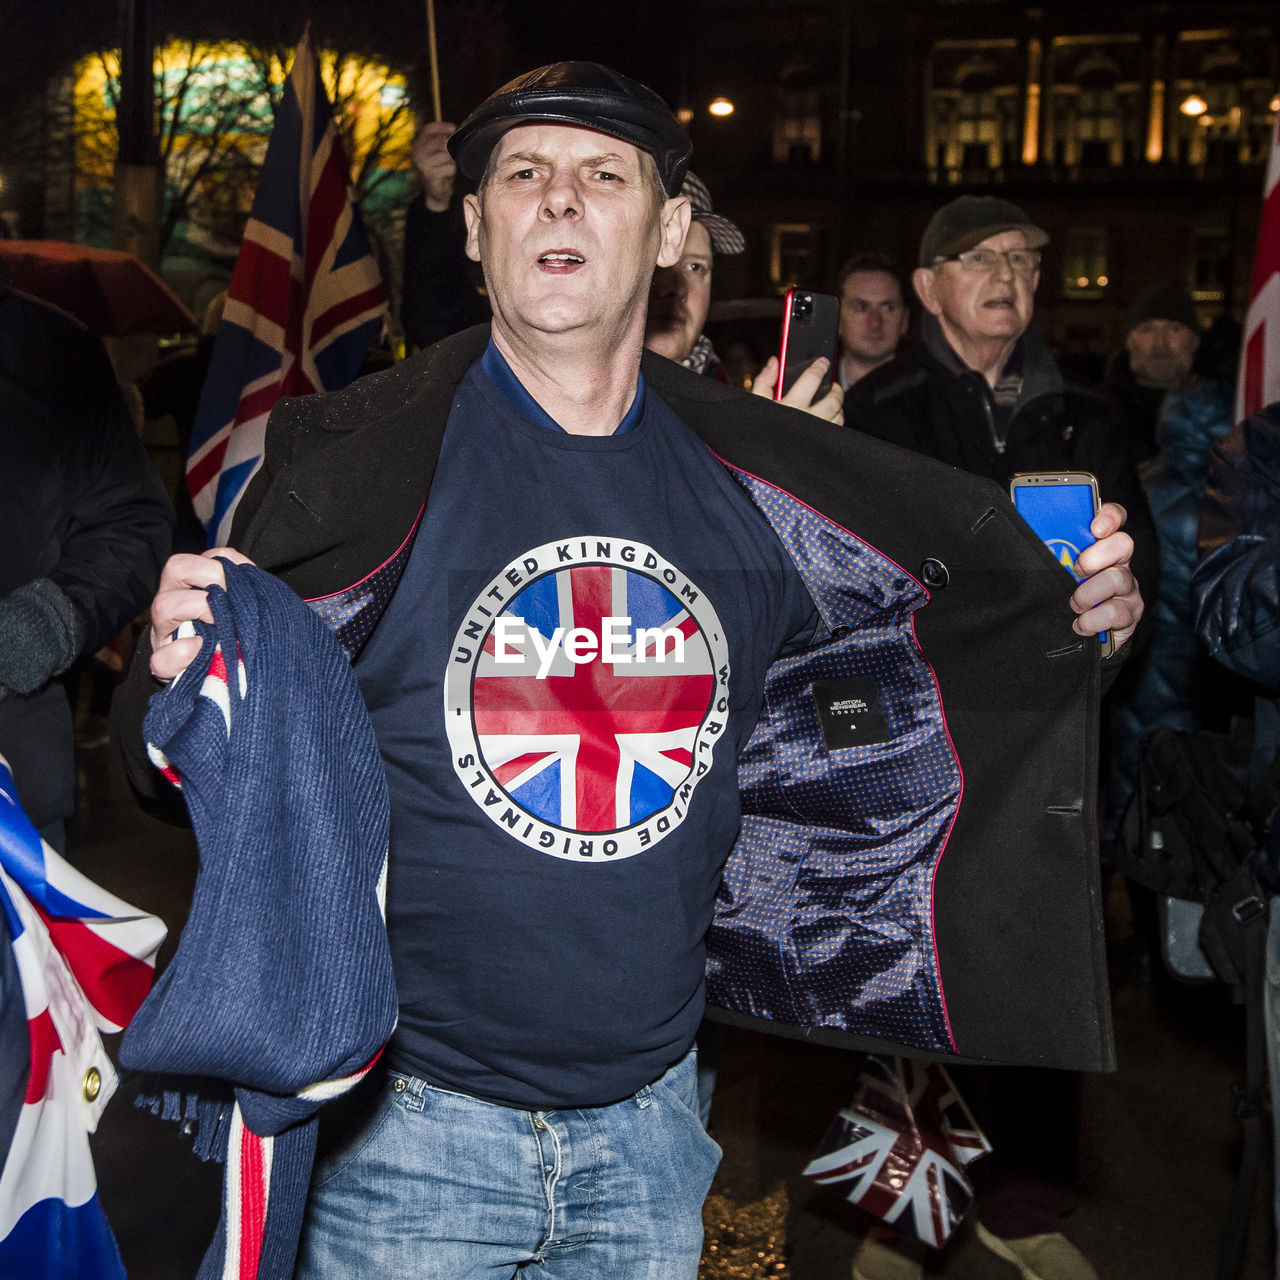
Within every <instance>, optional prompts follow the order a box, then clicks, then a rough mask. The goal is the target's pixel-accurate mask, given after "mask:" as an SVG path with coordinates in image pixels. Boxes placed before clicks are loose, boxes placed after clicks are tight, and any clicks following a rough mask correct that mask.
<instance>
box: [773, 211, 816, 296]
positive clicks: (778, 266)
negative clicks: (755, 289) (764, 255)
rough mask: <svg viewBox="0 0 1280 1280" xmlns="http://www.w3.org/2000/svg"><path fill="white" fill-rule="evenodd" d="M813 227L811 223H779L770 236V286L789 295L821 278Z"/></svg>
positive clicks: (775, 225)
mask: <svg viewBox="0 0 1280 1280" xmlns="http://www.w3.org/2000/svg"><path fill="white" fill-rule="evenodd" d="M813 241H814V235H813V226H812V225H811V224H810V223H808V222H780V223H775V224H774V226H773V228H772V230H771V232H770V236H769V283H770V284H772V285H773V287H774V288H775V289H776V290H777V291H778V292H779V293H785V292H786V291H787V290H788V289H790V288H792V287H793V286H796V285H799V284H801V283H802V282H803V281H805V280H814V279H816V278H817V261H818V259H817V254H816V253H815V252H814V243H813Z"/></svg>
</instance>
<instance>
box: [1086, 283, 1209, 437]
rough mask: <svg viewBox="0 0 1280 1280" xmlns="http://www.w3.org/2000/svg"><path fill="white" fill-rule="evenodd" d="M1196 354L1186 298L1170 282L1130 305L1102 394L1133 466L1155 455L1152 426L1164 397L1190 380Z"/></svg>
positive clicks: (1196, 327)
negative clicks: (1112, 400)
mask: <svg viewBox="0 0 1280 1280" xmlns="http://www.w3.org/2000/svg"><path fill="white" fill-rule="evenodd" d="M1199 349H1200V319H1199V317H1198V316H1197V315H1196V308H1195V303H1193V302H1192V301H1191V295H1190V294H1189V293H1188V292H1187V291H1186V290H1185V289H1184V288H1182V287H1181V286H1180V285H1177V284H1174V283H1172V282H1167V283H1161V284H1153V285H1150V286H1149V287H1148V288H1146V289H1144V290H1143V291H1142V292H1141V293H1140V294H1139V295H1138V297H1137V299H1136V300H1135V301H1134V304H1133V310H1132V311H1131V313H1130V315H1129V335H1128V337H1127V338H1126V339H1125V349H1124V350H1123V351H1122V352H1120V353H1119V354H1118V355H1117V356H1116V358H1115V359H1114V360H1113V361H1112V362H1111V367H1110V368H1109V369H1108V371H1107V389H1108V390H1109V391H1111V393H1112V394H1113V395H1114V396H1115V397H1116V399H1117V400H1119V401H1120V405H1121V407H1122V408H1123V410H1124V425H1125V430H1126V432H1127V435H1128V439H1129V447H1130V449H1131V450H1132V452H1133V456H1134V458H1135V459H1136V460H1137V461H1141V460H1142V459H1144V458H1149V457H1151V456H1152V454H1154V453H1155V452H1156V421H1157V419H1158V418H1159V417H1160V408H1161V406H1162V405H1163V404H1164V401H1165V396H1166V395H1167V394H1168V393H1169V392H1170V391H1173V390H1175V389H1176V388H1178V387H1180V386H1182V385H1183V384H1184V383H1185V382H1186V381H1187V380H1188V379H1189V378H1190V377H1191V370H1192V366H1193V364H1194V362H1195V358H1196V352H1197V351H1199Z"/></svg>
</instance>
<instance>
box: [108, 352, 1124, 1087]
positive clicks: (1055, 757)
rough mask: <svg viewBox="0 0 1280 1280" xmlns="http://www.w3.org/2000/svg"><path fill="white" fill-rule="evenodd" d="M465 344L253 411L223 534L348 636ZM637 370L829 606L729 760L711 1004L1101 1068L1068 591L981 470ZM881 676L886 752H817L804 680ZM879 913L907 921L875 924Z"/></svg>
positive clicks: (926, 1049) (424, 489)
mask: <svg viewBox="0 0 1280 1280" xmlns="http://www.w3.org/2000/svg"><path fill="white" fill-rule="evenodd" d="M487 339H488V331H487V329H483V328H481V329H473V330H468V331H466V332H464V333H461V334H458V335H456V336H455V337H453V338H449V339H446V340H445V341H444V342H441V343H438V344H437V345H435V346H433V347H431V348H429V349H428V350H426V351H424V352H422V353H421V354H420V355H418V356H416V357H414V358H412V359H411V360H408V361H405V362H404V363H402V364H400V365H398V366H396V367H395V368H392V369H390V370H387V371H385V372H383V373H381V374H377V375H373V376H371V377H368V378H364V379H361V380H360V381H358V382H356V383H354V384H353V385H352V386H351V387H349V388H347V389H346V390H345V391H342V392H339V393H337V394H334V395H329V396H322V397H321V396H315V397H306V398H304V399H300V400H294V401H288V402H283V403H282V404H281V405H280V406H278V407H277V409H276V410H275V412H274V413H273V415H272V421H271V425H270V428H269V431H268V444H267V453H266V458H265V462H264V465H263V467H262V469H261V471H260V472H259V473H258V475H257V476H256V477H255V478H254V480H253V481H252V483H251V485H250V488H249V490H248V491H247V493H246V495H245V497H244V499H243V501H242V503H241V505H240V508H239V510H238V513H237V516H236V521H235V527H234V530H233V535H232V542H233V545H235V546H237V547H238V548H239V549H240V550H242V551H243V552H244V553H245V554H247V555H249V556H250V557H252V558H253V559H254V560H255V561H257V562H258V563H259V564H260V565H262V566H263V567H264V568H268V569H270V570H272V571H273V572H275V573H277V574H279V575H280V576H281V577H282V578H283V579H284V580H285V581H286V582H287V583H288V584H289V585H290V586H291V587H293V588H294V590H296V591H297V592H298V593H299V594H300V595H301V596H303V597H304V598H306V599H308V600H310V601H311V602H312V603H313V605H315V606H316V607H317V608H319V609H320V611H321V612H322V613H327V614H329V616H331V618H332V619H333V621H334V625H335V630H336V631H337V634H338V636H339V639H340V640H342V641H343V643H344V644H346V645H347V647H348V648H349V649H352V650H354V649H355V648H358V646H359V644H360V643H361V642H362V640H363V638H364V637H365V636H367V634H368V632H369V630H370V628H371V627H372V626H373V625H376V619H377V615H378V613H379V611H380V608H381V604H382V603H383V602H385V599H386V598H388V597H389V594H390V591H391V590H392V589H393V588H394V583H395V581H396V580H397V578H398V573H399V570H400V568H401V567H402V566H403V562H404V560H405V558H407V549H408V546H409V545H410V544H411V533H412V531H413V529H414V528H415V524H416V521H417V519H418V517H419V515H420V513H421V510H422V508H423V504H424V500H425V499H426V498H427V493H428V489H429V487H430V484H431V479H432V474H433V470H434V466H435V461H436V458H437V456H438V454H439V449H440V443H441V439H442V436H443V433H444V429H445V423H446V420H447V418H448V415H449V410H450V408H451V405H452V401H453V395H454V391H455V389H456V387H457V385H458V383H459V382H460V381H461V379H462V377H463V375H464V374H465V372H466V370H467V369H468V368H469V367H470V365H471V364H472V363H473V362H474V361H475V360H476V359H477V358H478V357H479V356H480V354H481V353H482V352H483V350H484V347H485V344H486V342H487ZM642 368H643V371H644V375H645V379H646V381H647V383H648V386H649V389H650V391H651V392H656V393H657V394H658V395H659V396H661V397H662V399H663V400H664V401H666V403H667V404H668V405H670V406H671V408H672V409H673V410H674V411H675V412H676V413H677V414H678V415H679V416H680V417H681V418H682V419H683V420H684V421H685V422H686V423H688V425H689V426H690V427H691V428H692V429H693V430H694V431H695V432H696V433H697V434H698V435H699V436H700V437H701V438H702V439H703V440H704V441H705V442H706V444H707V445H708V447H709V448H711V449H712V450H713V451H714V452H715V453H716V454H717V455H718V456H719V458H720V459H721V460H722V461H723V462H724V463H725V465H726V466H728V467H729V468H730V470H731V471H732V472H733V474H734V475H735V476H736V477H737V478H738V479H739V481H740V482H741V483H743V485H744V488H745V489H746V491H747V493H748V495H749V496H751V497H752V498H753V500H755V501H756V502H757V505H759V506H760V507H761V510H762V511H763V512H764V513H765V515H766V518H768V519H770V521H771V523H772V524H773V526H774V528H775V529H776V530H777V531H778V533H779V536H780V538H781V539H782V541H783V544H784V545H785V546H787V547H788V549H789V550H792V554H793V557H795V558H796V563H797V567H798V568H799V569H800V571H801V573H802V575H803V576H805V578H806V582H807V584H808V585H809V587H810V591H811V593H812V594H813V595H814V598H815V601H816V602H817V603H818V607H819V611H820V612H821V613H822V614H823V619H824V628H823V631H822V635H821V637H820V639H819V641H818V643H817V644H815V646H814V648H813V650H812V651H811V652H809V653H806V655H805V656H804V658H803V660H802V663H801V665H798V666H797V665H796V664H795V663H794V662H793V663H792V664H791V665H790V666H789V667H788V668H787V671H786V672H785V673H784V674H782V675H780V676H779V677H778V678H777V679H776V680H775V678H774V677H773V676H771V678H770V684H769V685H768V686H767V688H766V707H767V710H766V713H765V715H764V717H763V718H762V721H761V724H760V726H758V727H757V730H756V732H755V734H754V735H753V737H752V739H751V742H750V744H749V745H748V748H747V750H746V751H745V752H744V755H743V757H742V759H741V760H740V783H741V789H742V793H743V813H744V818H743V828H742V834H741V836H740V838H739V841H738V845H737V846H736V848H735V850H734V852H733V853H732V854H731V855H730V857H729V862H728V864H727V868H726V873H725V883H724V887H723V888H722V891H721V896H720V901H719V904H718V909H717V918H716V921H715V922H714V924H713V925H712V928H711V931H710V933H709V935H708V951H709V962H708V992H709V998H710V1000H711V1001H712V1003H713V1004H718V1005H720V1012H719V1015H718V1016H721V1017H724V1018H726V1019H727V1020H730V1021H749V1022H753V1023H755V1024H756V1025H760V1026H762V1027H765V1028H768V1029H773V1030H776V1031H779V1032H782V1033H784V1034H790V1035H797V1036H807V1037H811V1038H816V1039H821V1040H827V1041H831V1042H835V1043H843V1044H848V1045H850V1046H851V1047H863V1048H876V1049H880V1050H883V1051H891V1052H900V1053H907V1054H915V1055H918V1056H929V1057H937V1058H941V1059H951V1060H955V1059H957V1058H959V1059H966V1060H983V1061H994V1062H1008V1063H1036V1064H1040V1065H1046V1066H1060V1067H1071V1068H1075V1069H1081V1070H1099V1069H1109V1068H1110V1067H1111V1066H1113V1063H1114V1050H1113V1042H1112V1035H1111V1025H1110V1010H1109V1004H1108V990H1107V979H1106V968H1105V959H1104V955H1103V946H1102V932H1101V895H1100V890H1099V870H1098V849H1097V830H1096V814H1095V803H1096V781H1097V742H1098V709H1097V708H1098V697H1099V684H1100V674H1099V667H1100V664H1099V660H1098V656H1097V653H1096V650H1097V647H1098V646H1097V644H1096V642H1092V641H1086V640H1084V639H1082V638H1081V637H1079V636H1077V635H1076V634H1075V633H1074V632H1073V631H1072V629H1071V622H1072V618H1073V615H1072V613H1071V610H1070V608H1069V606H1068V599H1069V596H1070V594H1071V590H1072V585H1073V584H1072V582H1071V580H1070V578H1069V577H1068V575H1066V574H1064V573H1063V571H1062V569H1061V567H1060V566H1059V565H1058V564H1057V562H1056V560H1055V559H1054V558H1053V556H1052V555H1051V554H1050V553H1049V552H1048V551H1047V549H1046V548H1045V547H1044V545H1043V544H1042V543H1041V542H1040V541H1039V540H1038V539H1037V538H1036V537H1035V535H1034V534H1032V533H1031V531H1030V529H1028V528H1027V527H1026V525H1025V524H1023V522H1022V521H1021V520H1020V519H1019V518H1018V517H1017V515H1016V513H1015V512H1014V511H1013V508H1012V506H1011V505H1010V503H1009V501H1008V499H1007V496H1006V495H1005V493H1004V492H1003V491H1002V490H1001V488H1000V487H999V486H997V485H995V484H993V483H992V482H991V481H989V480H985V479H982V478H979V477H975V476H971V475H967V474H964V473H962V472H959V471H956V470H954V469H952V468H950V467H947V466H943V465H941V464H939V463H936V462H933V461H931V460H929V459H926V458H922V457H921V456H919V455H918V454H915V453H911V452H908V451H907V450H904V449H900V448H898V447H896V446H892V445H888V444H884V443H882V442H880V441H877V440H873V439H869V438H866V437H864V436H861V435H859V434H858V433H856V432H852V431H848V430H845V429H843V428H840V427H834V426H832V425H831V424H829V423H825V422H821V421H819V420H817V419H816V418H813V417H811V416H810V415H808V414H803V413H798V412H794V411H791V410H786V409H781V408H779V407H778V406H776V405H773V404H772V403H771V402H769V401H766V400H764V399H762V398H760V397H755V396H751V395H748V394H746V393H743V392H740V391H737V390H734V389H732V388H728V387H725V386H722V385H719V384H717V383H714V382H712V381H710V380H708V379H706V378H701V377H698V376H697V375H696V374H692V373H690V372H688V371H687V370H684V369H682V368H680V367H679V366H677V365H675V364H673V363H671V362H669V361H666V360H663V359H662V358H660V357H657V356H653V355H651V354H650V353H648V352H646V353H645V355H644V359H643V365H642ZM815 547H816V548H818V550H817V551H815ZM850 566H854V567H855V568H856V570H857V575H858V577H857V582H856V583H854V582H853V581H852V577H851V575H850V572H849V570H850ZM357 585H358V587H359V591H358V592H353V591H352V590H350V589H351V588H354V587H356V586H357ZM357 599H358V600H360V601H365V602H367V603H366V607H364V608H363V609H357V610H356V612H355V616H354V617H351V616H350V614H351V610H350V609H349V608H348V607H347V606H349V605H350V603H351V602H352V601H353V600H357ZM786 661H787V660H784V662H780V663H779V664H778V667H782V666H783V665H784V663H785V662H786ZM860 663H861V664H864V665H862V666H860V665H859V664H860ZM140 670H141V671H143V672H145V663H135V666H134V676H133V681H132V683H133V685H134V688H133V691H132V692H130V693H126V696H125V697H123V698H122V699H121V700H120V704H121V705H120V708H119V716H118V720H119V722H120V723H119V724H118V729H120V730H122V732H121V733H120V737H121V740H122V742H123V744H124V750H125V758H126V767H127V770H128V772H129V775H130V778H131V781H132V782H133V784H134V786H135V788H136V789H138V790H139V791H140V792H143V793H150V794H151V795H153V796H154V795H156V793H157V792H158V790H159V787H158V785H157V777H156V775H155V773H154V771H153V770H151V769H150V767H149V766H148V765H147V764H146V761H145V754H144V753H143V749H142V743H141V738H140V733H139V731H138V728H137V726H139V725H140V723H141V714H142V709H143V703H144V701H145V696H146V693H147V692H148V684H149V678H148V677H146V676H145V675H142V676H139V675H138V674H137V673H138V672H139V671H140ZM885 671H888V672H889V674H888V675H887V676H885V675H883V674H882V675H880V676H875V677H874V680H873V683H876V682H878V684H877V690H878V693H879V695H880V696H882V698H883V701H884V709H885V712H886V718H887V722H888V725H889V734H888V739H887V740H886V741H881V742H879V743H878V744H876V746H875V747H873V748H869V749H868V748H864V747H860V746H859V747H853V748H849V747H840V746H834V747H833V746H831V745H829V743H827V742H824V741H823V740H822V735H821V733H820V731H819V727H818V721H819V717H818V715H817V714H816V712H815V710H814V707H815V705H816V704H815V699H816V698H817V697H818V690H819V689H820V688H821V687H822V681H823V678H824V677H833V676H836V677H848V676H849V675H850V674H853V675H865V673H866V672H873V673H874V672H881V673H884V672H885ZM899 671H901V672H902V679H903V683H902V685H901V686H899V683H898V672H899ZM859 687H867V686H866V685H865V684H864V685H860V686H859ZM904 690H905V695H904ZM784 740H785V743H786V746H787V751H786V752H783V751H781V750H780V749H779V743H782V742H783V741H784ZM924 742H927V743H928V744H929V751H930V752H931V754H930V755H929V756H928V760H929V761H931V762H932V763H931V764H930V765H929V767H930V768H934V767H935V766H937V764H938V761H939V760H941V761H942V762H943V767H942V768H941V769H940V771H939V778H940V779H941V780H940V781H938V782H937V783H936V785H935V784H934V783H933V782H932V781H931V779H930V776H928V775H926V774H922V773H921V772H920V770H919V769H918V768H917V767H916V765H915V764H914V763H913V761H914V760H916V759H917V755H916V754H913V753H918V750H919V748H920V744H921V743H924ZM868 750H869V751H870V753H871V754H868V755H861V754H859V753H861V752H864V751H868ZM920 758H921V759H923V758H924V757H920ZM797 760H801V761H802V765H801V767H795V761H797ZM872 775H874V776H875V778H876V779H877V783H876V787H875V788H865V787H864V788H863V789H862V790H859V788H860V786H861V782H860V780H861V779H863V778H864V777H871V776H872ZM943 775H945V777H943ZM886 779H888V780H889V781H888V782H887V783H886ZM833 780H835V782H834V783H833ZM930 787H933V788H934V790H933V791H931V790H930ZM913 788H914V789H913ZM921 788H923V790H921ZM886 796H887V797H888V799H886ZM864 802H865V807H864ZM874 806H879V807H878V809H876V811H875V812H872V811H871V807H874ZM924 825H929V826H930V829H931V830H934V831H936V838H933V839H932V843H930V842H929V841H924V842H923V843H922V846H921V847H922V851H921V852H920V853H919V856H918V857H917V858H916V860H915V861H914V862H912V861H911V858H910V857H908V858H906V859H905V861H903V862H902V863H901V864H900V865H901V875H902V878H901V879H900V880H898V881H896V882H893V883H890V882H887V881H886V882H883V883H878V882H877V880H876V876H877V875H878V874H879V872H878V870H877V868H879V867H881V866H882V865H885V857H886V854H885V848H888V847H890V846H891V847H892V849H896V850H897V851H898V852H899V853H900V852H901V850H902V849H904V848H907V847H911V848H914V847H915V846H914V845H912V840H913V838H914V836H913V833H915V832H916V831H917V829H918V828H920V827H921V826H924ZM885 832H888V833H889V834H888V835H887V836H885ZM882 838H883V839H885V840H887V841H888V845H886V846H885V848H882V847H881V846H880V845H879V844H878V843H877V842H878V841H880V840H881V839H882ZM895 842H896V843H895ZM917 843H920V842H917ZM797 850H802V851H803V852H802V853H801V854H800V855H798V856H797V854H796V851H797ZM784 851H785V856H784ZM913 877H914V878H913ZM904 886H913V887H909V888H908V889H906V890H904ZM885 901H897V902H899V903H902V902H907V903H908V904H909V909H908V910H907V911H906V912H905V914H903V913H898V914H894V915H887V916H886V915H884V914H883V913H882V911H881V908H880V906H879V905H878V904H880V903H881V902H885ZM882 956H888V957H890V958H891V959H892V960H893V962H894V963H895V964H897V965H898V967H897V968H892V969H886V968H885V967H884V965H883V964H881V963H880V961H879V959H878V957H882ZM904 973H905V974H907V975H908V976H907V977H906V978H905V979H903V980H902V981H900V982H899V979H900V978H901V977H902V974H904ZM895 984H896V985H895ZM714 1012H715V1011H714V1010H713V1013H714Z"/></svg>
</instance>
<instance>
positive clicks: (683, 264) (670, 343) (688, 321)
mask: <svg viewBox="0 0 1280 1280" xmlns="http://www.w3.org/2000/svg"><path fill="white" fill-rule="evenodd" d="M711 265H712V254H711V236H710V234H709V233H708V231H707V229H706V227H704V226H703V225H702V223H701V222H699V221H697V219H694V221H693V222H691V223H690V224H689V234H688V235H687V236H686V237H685V241H684V250H683V252H682V253H681V254H680V260H679V261H678V262H677V263H676V264H675V265H674V266H670V267H659V268H658V269H657V270H656V271H655V272H654V273H653V283H652V284H651V285H650V286H649V314H648V316H647V318H646V319H645V326H644V345H645V346H646V347H648V348H649V350H650V351H656V352H657V353H658V354H659V355H660V356H666V357H667V359H669V360H683V359H684V358H685V356H687V355H688V354H689V352H690V351H691V350H692V349H693V344H694V343H695V342H697V340H698V335H699V334H700V333H701V332H702V328H703V326H704V325H705V324H706V323H707V308H708V307H710V306H711Z"/></svg>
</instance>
